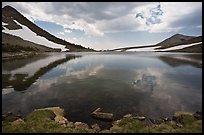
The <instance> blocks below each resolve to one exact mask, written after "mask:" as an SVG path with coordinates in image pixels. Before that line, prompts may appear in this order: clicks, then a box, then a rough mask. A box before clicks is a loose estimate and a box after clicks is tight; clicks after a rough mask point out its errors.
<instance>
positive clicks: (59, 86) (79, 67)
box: [2, 52, 202, 128]
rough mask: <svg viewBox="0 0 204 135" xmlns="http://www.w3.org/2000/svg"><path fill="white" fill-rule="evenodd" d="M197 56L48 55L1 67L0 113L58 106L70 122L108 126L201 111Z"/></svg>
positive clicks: (136, 53)
mask: <svg viewBox="0 0 204 135" xmlns="http://www.w3.org/2000/svg"><path fill="white" fill-rule="evenodd" d="M201 61H202V56H201V54H188V53H166V52H112V53H105V52H104V53H50V54H48V55H47V56H44V55H43V57H40V58H39V56H38V58H36V57H34V58H29V59H26V60H25V59H24V60H15V61H6V62H4V63H2V77H3V78H2V113H4V112H8V111H10V112H14V113H20V114H21V115H22V116H25V115H27V114H28V113H30V112H31V111H32V110H33V109H36V108H43V107H50V106H60V107H62V108H64V109H65V112H66V113H67V115H66V117H67V118H68V120H72V121H82V122H86V123H88V124H94V123H98V124H99V125H100V126H102V127H104V128H105V127H107V126H108V125H110V123H108V124H107V122H102V121H99V120H96V119H94V118H92V117H91V116H90V113H91V112H92V111H94V110H95V109H96V108H98V107H100V108H101V109H102V111H103V112H112V113H113V114H114V119H117V118H119V117H121V116H123V115H125V114H128V113H132V114H135V115H136V114H138V115H144V116H146V117H151V118H159V117H161V116H169V117H171V116H172V115H173V113H174V112H175V111H190V112H195V111H198V110H201V109H202V67H201V66H200V64H199V63H200V62H201Z"/></svg>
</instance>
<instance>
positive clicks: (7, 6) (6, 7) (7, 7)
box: [3, 5, 15, 10]
mask: <svg viewBox="0 0 204 135" xmlns="http://www.w3.org/2000/svg"><path fill="white" fill-rule="evenodd" d="M3 9H12V10H15V8H13V7H11V6H9V5H6V6H5V7H3Z"/></svg>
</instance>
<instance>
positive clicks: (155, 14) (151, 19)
mask: <svg viewBox="0 0 204 135" xmlns="http://www.w3.org/2000/svg"><path fill="white" fill-rule="evenodd" d="M163 13H164V12H163V11H162V10H161V5H160V3H158V5H156V7H153V8H150V9H148V10H146V13H145V12H144V11H142V12H140V13H137V14H136V18H138V17H140V18H141V19H145V20H146V25H150V24H157V23H160V22H161V19H160V18H159V17H160V16H161V15H162V14H163Z"/></svg>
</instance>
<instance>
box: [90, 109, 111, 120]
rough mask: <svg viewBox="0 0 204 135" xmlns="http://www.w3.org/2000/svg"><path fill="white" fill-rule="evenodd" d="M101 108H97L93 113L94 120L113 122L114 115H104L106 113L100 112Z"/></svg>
mask: <svg viewBox="0 0 204 135" xmlns="http://www.w3.org/2000/svg"><path fill="white" fill-rule="evenodd" d="M100 110H101V108H97V109H96V110H95V111H93V112H92V113H91V116H93V117H94V118H98V119H101V120H111V121H112V120H113V114H112V113H104V112H99V111H100Z"/></svg>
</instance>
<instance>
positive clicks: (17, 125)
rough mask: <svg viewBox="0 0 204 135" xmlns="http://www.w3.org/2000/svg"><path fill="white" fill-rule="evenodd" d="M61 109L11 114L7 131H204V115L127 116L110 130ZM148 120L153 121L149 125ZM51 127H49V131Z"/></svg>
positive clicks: (5, 122) (6, 117) (4, 127)
mask: <svg viewBox="0 0 204 135" xmlns="http://www.w3.org/2000/svg"><path fill="white" fill-rule="evenodd" d="M65 114H66V113H65V112H64V109H63V108H60V107H48V108H41V109H35V110H33V111H32V112H31V113H30V114H28V115H27V116H26V117H25V118H22V117H21V116H20V115H14V114H12V113H11V112H9V113H5V114H3V115H2V130H3V132H5V133H6V132H10V133H15V132H20V133H23V132H49V133H53V132H57V133H58V132H64V133H140V132H142V133H171V132H178V133H188V132H202V112H201V111H197V112H195V113H191V112H180V111H178V112H175V113H174V115H173V117H172V118H168V117H163V118H161V119H157V120H156V119H151V118H147V117H144V116H133V115H132V114H126V115H124V116H123V117H121V118H119V119H117V120H114V121H112V126H111V127H110V128H109V129H101V127H100V126H99V125H98V124H97V123H95V124H92V125H88V124H86V123H83V122H72V121H70V120H69V118H65ZM145 121H149V124H148V123H146V122H145ZM48 127H49V128H48Z"/></svg>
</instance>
